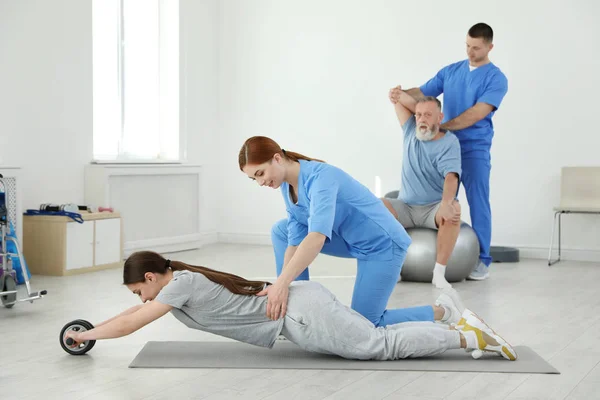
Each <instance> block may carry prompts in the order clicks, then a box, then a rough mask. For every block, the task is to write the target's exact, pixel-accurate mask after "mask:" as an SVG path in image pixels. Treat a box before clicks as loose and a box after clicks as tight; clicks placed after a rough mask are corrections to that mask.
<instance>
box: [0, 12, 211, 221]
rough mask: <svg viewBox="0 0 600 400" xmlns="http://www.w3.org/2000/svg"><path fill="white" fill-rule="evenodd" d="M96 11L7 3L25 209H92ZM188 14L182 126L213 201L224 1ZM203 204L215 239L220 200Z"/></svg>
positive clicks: (4, 158)
mask: <svg viewBox="0 0 600 400" xmlns="http://www.w3.org/2000/svg"><path fill="white" fill-rule="evenodd" d="M91 4H92V3H91V0H86V1H83V0H52V1H46V0H19V1H14V0H13V1H11V0H0V54H1V55H2V62H0V88H1V91H2V95H0V159H1V162H2V165H17V166H20V167H21V168H22V169H23V170H22V173H21V175H22V188H23V189H22V190H23V199H22V200H23V207H24V208H37V207H38V206H39V204H40V203H48V202H53V203H59V204H60V203H67V202H75V203H79V204H82V203H83V201H84V190H83V188H84V166H85V165H86V164H89V162H90V161H91V159H92V129H93V125H92V121H93V120H92V118H93V115H92V25H91V24H92V15H91V11H92V7H91ZM180 9H181V15H182V20H181V54H182V56H181V57H182V64H181V79H182V91H181V107H182V111H181V127H182V129H183V130H184V132H186V141H187V146H188V151H187V159H188V161H189V162H190V163H192V164H202V166H203V173H204V174H205V176H204V177H203V179H202V185H203V189H205V190H204V191H203V192H204V193H212V192H214V191H215V190H214V188H215V182H216V181H217V178H216V176H215V170H214V169H215V168H214V160H215V159H216V157H217V156H216V154H218V152H217V151H216V149H217V146H218V135H217V134H216V132H217V129H218V123H217V118H218V115H217V101H216V100H215V99H216V98H217V96H218V89H217V88H218V86H217V80H216V76H217V61H218V58H217V45H218V42H217V39H216V33H217V30H216V25H215V23H216V19H217V2H216V0H202V1H195V0H181V3H180ZM200 200H201V203H200V212H201V221H202V222H201V225H202V227H201V229H202V231H205V232H209V231H215V229H216V225H217V221H218V216H217V213H216V207H217V206H216V205H217V204H218V197H217V196H212V195H211V196H206V197H205V198H203V199H200ZM141 206H142V207H143V204H142V205H141ZM151 211H152V210H148V213H150V212H151Z"/></svg>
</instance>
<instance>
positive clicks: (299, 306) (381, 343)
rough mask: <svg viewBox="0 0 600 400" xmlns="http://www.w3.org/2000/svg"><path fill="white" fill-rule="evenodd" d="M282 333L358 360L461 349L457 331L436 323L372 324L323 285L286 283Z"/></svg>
mask: <svg viewBox="0 0 600 400" xmlns="http://www.w3.org/2000/svg"><path fill="white" fill-rule="evenodd" d="M281 334H282V335H283V336H284V337H286V338H287V339H288V340H289V341H291V342H293V343H295V344H296V345H298V346H299V347H301V348H302V349H304V350H307V351H312V352H317V353H324V354H335V355H338V356H341V357H344V358H349V359H358V360H371V359H374V360H396V359H400V358H411V357H425V356H432V355H437V354H441V353H443V352H445V351H446V350H449V349H458V348H460V334H459V333H458V331H455V330H450V329H448V326H445V325H440V324H436V323H434V322H426V321H423V322H420V321H419V322H403V323H400V324H395V325H388V326H386V327H375V326H374V325H373V324H372V323H371V322H370V321H369V320H368V319H366V318H365V317H363V316H362V315H361V314H359V313H358V312H356V311H354V310H352V309H351V308H350V307H347V306H346V305H344V304H342V303H341V302H339V301H338V300H337V299H336V297H335V296H334V295H333V293H331V292H330V291H329V290H327V289H326V288H325V287H323V286H322V285H321V284H319V283H317V282H312V281H296V282H293V283H292V284H291V285H290V294H289V298H288V308H287V312H286V316H285V318H284V323H283V329H282V331H281Z"/></svg>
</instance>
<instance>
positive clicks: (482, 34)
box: [469, 22, 494, 43]
mask: <svg viewBox="0 0 600 400" xmlns="http://www.w3.org/2000/svg"><path fill="white" fill-rule="evenodd" d="M469 36H471V37H472V38H474V39H476V38H482V39H483V40H484V41H486V42H488V43H492V41H493V40H494V31H493V30H492V27H491V26H489V25H488V24H486V23H483V22H480V23H478V24H475V25H473V26H472V27H471V29H469Z"/></svg>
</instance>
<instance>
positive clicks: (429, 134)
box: [417, 125, 438, 142]
mask: <svg viewBox="0 0 600 400" xmlns="http://www.w3.org/2000/svg"><path fill="white" fill-rule="evenodd" d="M421 127H423V128H426V126H425V125H421V126H418V127H417V139H419V140H420V141H422V142H427V141H429V140H431V139H433V138H434V137H435V135H437V131H438V129H437V126H435V125H434V126H433V128H434V129H433V130H432V129H429V128H427V129H423V130H422V129H421Z"/></svg>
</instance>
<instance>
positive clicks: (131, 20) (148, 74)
mask: <svg viewBox="0 0 600 400" xmlns="http://www.w3.org/2000/svg"><path fill="white" fill-rule="evenodd" d="M92 4H93V5H92V19H93V28H92V29H93V31H92V34H93V121H94V122H93V129H94V133H93V134H94V140H93V148H94V154H93V159H94V162H177V161H180V160H181V154H182V149H181V148H180V142H181V140H180V130H179V0H93V1H92Z"/></svg>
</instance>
